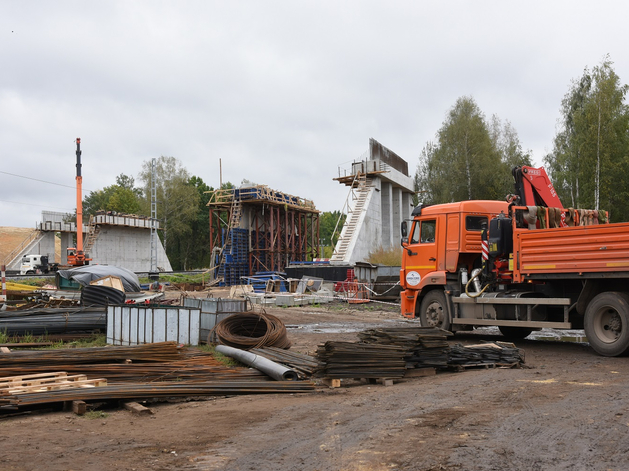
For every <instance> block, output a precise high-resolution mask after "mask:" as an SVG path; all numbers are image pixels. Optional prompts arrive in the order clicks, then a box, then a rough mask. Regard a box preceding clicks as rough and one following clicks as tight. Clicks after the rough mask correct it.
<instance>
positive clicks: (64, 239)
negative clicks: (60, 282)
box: [60, 232, 74, 265]
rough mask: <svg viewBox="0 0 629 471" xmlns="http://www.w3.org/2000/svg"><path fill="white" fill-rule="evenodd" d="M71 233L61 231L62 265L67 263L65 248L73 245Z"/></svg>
mask: <svg viewBox="0 0 629 471" xmlns="http://www.w3.org/2000/svg"><path fill="white" fill-rule="evenodd" d="M72 236H73V234H72V233H71V232H62V233H61V261H60V263H61V264H62V265H66V264H67V263H68V251H67V250H66V249H67V248H68V247H74V241H73V240H74V239H73V238H72Z"/></svg>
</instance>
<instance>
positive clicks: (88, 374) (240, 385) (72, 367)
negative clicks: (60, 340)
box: [0, 342, 314, 412]
mask: <svg viewBox="0 0 629 471" xmlns="http://www.w3.org/2000/svg"><path fill="white" fill-rule="evenodd" d="M0 365H1V366H0V412H1V411H6V410H15V409H19V408H20V407H26V406H33V405H38V404H48V403H58V402H66V401H108V400H112V399H123V400H124V399H126V400H136V399H152V398H164V397H181V396H208V395H233V394H263V393H286V392H289V393H295V392H306V391H311V390H313V389H314V385H313V383H311V382H308V381H270V380H269V377H268V376H266V375H264V374H262V373H260V372H259V371H257V370H250V369H243V368H228V367H225V366H222V365H221V364H219V363H218V362H216V360H215V359H214V358H213V356H212V355H211V354H209V353H203V352H200V351H198V350H191V349H187V348H184V347H179V346H177V344H176V343H174V342H161V343H154V344H146V345H137V346H133V347H99V348H77V349H57V350H39V351H24V352H10V353H2V354H0Z"/></svg>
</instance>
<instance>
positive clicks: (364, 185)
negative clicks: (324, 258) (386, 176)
mask: <svg viewBox="0 0 629 471" xmlns="http://www.w3.org/2000/svg"><path fill="white" fill-rule="evenodd" d="M372 188H373V185H372V179H371V178H369V177H367V174H366V173H362V172H359V173H358V174H357V175H356V177H355V179H354V182H353V183H352V185H351V187H350V191H349V194H348V197H347V201H346V205H347V213H348V215H347V219H346V221H345V225H344V226H343V230H342V231H341V237H340V238H339V240H338V242H337V244H336V246H335V248H334V253H333V254H332V258H331V259H330V260H331V261H332V262H342V261H344V260H345V257H346V256H347V254H348V251H349V248H350V245H351V243H352V241H353V239H354V235H355V234H356V230H357V228H358V224H359V222H360V216H361V214H362V212H363V211H364V209H365V202H366V201H367V198H368V197H369V193H370V191H371V190H372ZM350 198H351V199H352V200H353V204H349V200H350Z"/></svg>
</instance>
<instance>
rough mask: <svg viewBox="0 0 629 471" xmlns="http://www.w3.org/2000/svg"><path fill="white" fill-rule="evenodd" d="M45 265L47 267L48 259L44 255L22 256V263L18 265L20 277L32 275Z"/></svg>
mask: <svg viewBox="0 0 629 471" xmlns="http://www.w3.org/2000/svg"><path fill="white" fill-rule="evenodd" d="M42 262H43V263H42ZM45 265H48V257H47V256H45V255H39V254H29V255H24V256H23V257H22V263H21V264H20V275H34V274H35V273H37V271H38V270H41V267H42V266H45Z"/></svg>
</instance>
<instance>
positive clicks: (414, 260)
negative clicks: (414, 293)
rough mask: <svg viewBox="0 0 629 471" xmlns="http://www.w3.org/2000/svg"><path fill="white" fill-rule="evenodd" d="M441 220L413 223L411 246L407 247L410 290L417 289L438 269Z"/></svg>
mask: <svg viewBox="0 0 629 471" xmlns="http://www.w3.org/2000/svg"><path fill="white" fill-rule="evenodd" d="M439 226H440V224H439V218H426V219H422V220H416V221H414V222H413V227H412V230H411V235H410V239H409V245H408V246H407V247H406V253H405V255H404V257H405V264H404V267H405V270H406V273H405V276H406V283H407V285H408V287H409V288H417V287H418V286H419V285H420V283H421V281H422V280H423V279H424V277H426V276H427V275H428V274H429V273H431V272H434V271H436V270H437V269H438V261H437V258H438V253H437V246H438V237H439Z"/></svg>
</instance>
